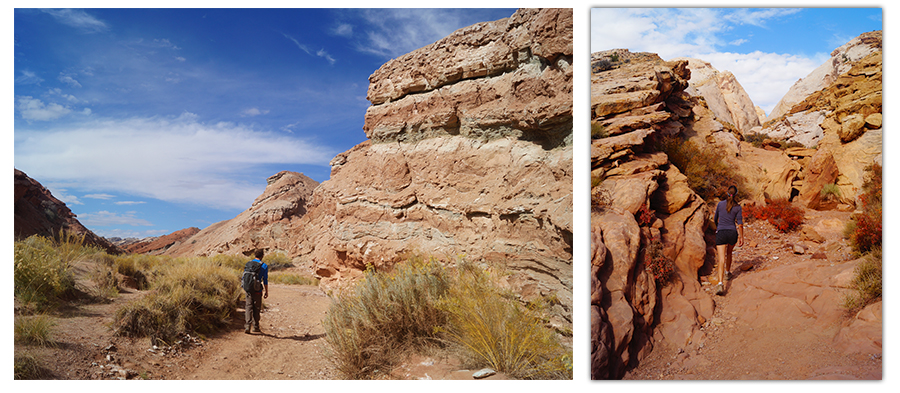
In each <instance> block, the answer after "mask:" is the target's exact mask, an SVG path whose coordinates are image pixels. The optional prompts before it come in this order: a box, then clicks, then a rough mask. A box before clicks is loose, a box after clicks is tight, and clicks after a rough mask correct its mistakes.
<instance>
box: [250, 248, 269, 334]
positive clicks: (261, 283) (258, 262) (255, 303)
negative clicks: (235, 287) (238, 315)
mask: <svg viewBox="0 0 900 393" xmlns="http://www.w3.org/2000/svg"><path fill="white" fill-rule="evenodd" d="M263 255H264V252H263V250H256V254H255V255H254V256H255V257H256V258H255V259H253V260H252V261H250V262H247V266H245V267H244V272H245V274H247V273H248V272H249V273H251V274H252V276H255V277H253V279H254V280H253V281H255V282H256V283H258V284H255V285H256V288H253V287H252V285H254V284H253V283H251V287H250V288H247V287H245V288H244V291H245V293H246V294H247V298H246V305H245V306H244V333H247V334H249V333H250V327H251V325H252V327H253V331H254V332H256V333H262V330H260V329H259V313H260V309H261V308H262V300H263V298H268V297H269V266H268V265H266V264H265V262H263V261H262V259H263ZM248 289H249V290H248ZM256 289H258V290H256Z"/></svg>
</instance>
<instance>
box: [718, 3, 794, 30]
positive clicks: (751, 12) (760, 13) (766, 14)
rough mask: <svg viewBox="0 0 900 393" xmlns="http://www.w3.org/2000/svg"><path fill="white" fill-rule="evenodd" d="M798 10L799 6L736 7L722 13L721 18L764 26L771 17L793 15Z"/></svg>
mask: <svg viewBox="0 0 900 393" xmlns="http://www.w3.org/2000/svg"><path fill="white" fill-rule="evenodd" d="M800 11H801V9H800V8H760V9H748V8H738V9H734V10H732V11H731V12H727V13H724V14H723V18H724V19H725V20H727V21H729V22H733V23H738V24H747V25H753V26H759V27H765V26H766V22H768V21H769V20H771V19H774V18H780V17H783V16H788V15H793V14H796V13H798V12H800Z"/></svg>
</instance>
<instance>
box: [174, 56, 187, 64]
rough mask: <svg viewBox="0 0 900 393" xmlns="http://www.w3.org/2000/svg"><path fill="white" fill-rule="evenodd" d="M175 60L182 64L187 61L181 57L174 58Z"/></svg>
mask: <svg viewBox="0 0 900 393" xmlns="http://www.w3.org/2000/svg"><path fill="white" fill-rule="evenodd" d="M175 60H178V61H180V62H182V63H183V62H185V61H187V59H185V58H183V57H181V56H175Z"/></svg>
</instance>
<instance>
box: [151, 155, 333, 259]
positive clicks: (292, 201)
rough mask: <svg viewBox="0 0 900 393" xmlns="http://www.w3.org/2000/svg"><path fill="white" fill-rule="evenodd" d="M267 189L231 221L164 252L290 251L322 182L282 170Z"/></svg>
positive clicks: (273, 177) (195, 253)
mask: <svg viewBox="0 0 900 393" xmlns="http://www.w3.org/2000/svg"><path fill="white" fill-rule="evenodd" d="M266 184H267V185H266V189H265V191H263V193H262V194H261V195H260V196H259V197H257V198H256V200H255V201H253V204H252V205H251V206H250V208H249V209H247V210H245V211H243V212H241V213H240V214H238V215H237V217H235V218H232V219H230V220H226V221H221V222H218V223H215V224H212V225H210V226H208V227H206V228H204V229H203V230H201V231H199V232H198V233H197V234H195V235H193V236H191V237H190V238H189V239H188V240H187V241H181V242H180V243H177V244H173V245H172V246H171V247H169V248H168V249H167V250H165V252H164V254H165V255H172V256H194V255H200V256H210V255H216V254H247V255H249V254H251V253H252V252H253V251H254V250H256V249H257V248H261V249H264V250H267V251H269V252H282V253H287V252H288V250H287V247H288V246H287V244H289V243H290V241H288V240H286V238H289V237H291V236H292V235H291V233H292V232H291V231H292V230H293V228H294V226H293V225H292V223H293V222H294V221H296V220H299V219H300V218H302V217H303V215H305V214H306V212H307V208H308V206H307V205H308V203H309V199H310V197H311V196H312V193H313V190H314V189H315V188H316V187H317V186H318V185H319V183H318V182H317V181H315V180H313V179H310V178H309V177H307V176H306V175H304V174H302V173H297V172H290V171H282V172H279V173H277V174H275V175H272V176H270V177H269V178H268V179H267V180H266Z"/></svg>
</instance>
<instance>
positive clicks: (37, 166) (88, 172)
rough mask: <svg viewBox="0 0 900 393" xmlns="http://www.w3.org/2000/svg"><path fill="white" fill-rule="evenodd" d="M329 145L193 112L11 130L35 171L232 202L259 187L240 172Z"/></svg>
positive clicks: (96, 185)
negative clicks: (205, 119)
mask: <svg viewBox="0 0 900 393" xmlns="http://www.w3.org/2000/svg"><path fill="white" fill-rule="evenodd" d="M331 150H332V149H329V148H324V147H322V146H317V145H314V144H312V143H309V142H306V141H304V140H301V139H298V138H296V137H288V136H285V135H283V134H278V133H274V132H266V131H258V130H253V129H251V128H248V127H245V126H242V125H238V124H231V123H217V124H205V123H201V122H199V121H197V119H196V116H194V115H191V114H184V115H182V116H180V117H178V118H175V119H163V118H157V117H154V118H134V119H126V120H94V121H88V122H82V123H79V124H69V125H61V126H55V127H51V128H50V129H48V130H46V131H43V130H41V131H39V130H28V129H25V128H23V129H17V130H16V133H15V151H16V157H15V161H16V162H15V165H16V168H19V169H22V170H23V171H26V173H28V174H29V176H32V177H34V178H39V179H50V180H51V181H56V182H68V184H78V185H79V187H85V188H88V187H90V188H92V189H96V190H112V191H115V192H120V193H123V194H128V195H138V196H146V197H151V198H156V199H160V200H163V201H169V202H186V203H192V204H200V205H203V206H209V207H216V208H229V209H231V208H238V209H243V208H245V207H246V206H247V204H248V203H249V201H252V200H253V199H254V198H256V196H258V195H259V193H260V192H261V191H262V189H261V188H260V185H259V184H255V183H246V182H244V181H242V180H240V179H241V176H240V174H242V173H248V172H249V171H250V170H252V169H253V168H257V167H261V166H263V165H268V164H311V165H322V166H327V165H328V162H329V160H330V159H331V158H332V157H333V156H334V152H333V151H331ZM111 163H114V164H113V165H111Z"/></svg>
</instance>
